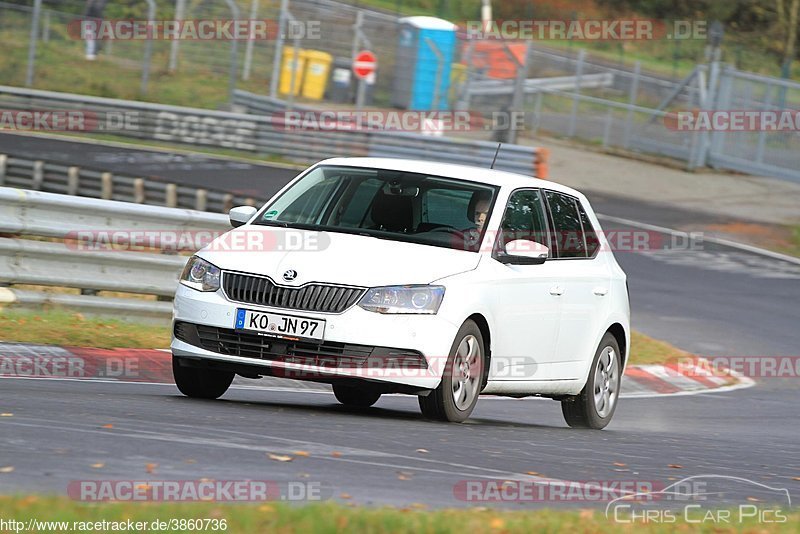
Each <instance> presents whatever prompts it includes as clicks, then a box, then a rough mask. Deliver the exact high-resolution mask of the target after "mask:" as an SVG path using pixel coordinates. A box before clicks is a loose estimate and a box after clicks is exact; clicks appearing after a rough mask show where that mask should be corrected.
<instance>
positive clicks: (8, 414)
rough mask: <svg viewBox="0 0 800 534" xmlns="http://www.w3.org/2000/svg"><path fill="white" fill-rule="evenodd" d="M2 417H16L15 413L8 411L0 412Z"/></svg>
mask: <svg viewBox="0 0 800 534" xmlns="http://www.w3.org/2000/svg"><path fill="white" fill-rule="evenodd" d="M0 417H14V414H13V413H8V412H4V413H0Z"/></svg>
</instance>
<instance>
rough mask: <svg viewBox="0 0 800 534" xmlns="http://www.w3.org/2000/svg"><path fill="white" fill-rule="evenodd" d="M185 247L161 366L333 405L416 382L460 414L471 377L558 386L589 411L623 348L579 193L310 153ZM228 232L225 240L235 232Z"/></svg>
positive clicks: (602, 255) (495, 390) (425, 399)
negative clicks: (318, 391)
mask: <svg viewBox="0 0 800 534" xmlns="http://www.w3.org/2000/svg"><path fill="white" fill-rule="evenodd" d="M230 219H231V224H232V225H233V226H234V227H236V228H235V229H233V230H232V231H230V232H228V233H227V234H225V235H223V236H221V237H220V238H218V239H217V240H216V241H214V242H212V243H211V244H210V245H209V246H207V247H206V248H204V249H202V250H200V251H199V252H197V254H196V255H195V256H193V257H192V259H191V260H190V261H189V263H188V264H187V266H186V269H185V270H184V272H183V274H182V276H181V284H180V286H179V287H178V290H177V293H176V295H175V306H174V322H173V341H172V354H173V370H174V375H175V382H176V383H177V385H178V388H179V389H180V390H181V392H183V393H184V394H185V395H188V396H190V397H200V398H217V397H219V396H221V395H222V394H223V393H225V391H226V390H227V389H228V387H229V386H230V384H231V381H232V380H233V378H234V376H235V375H237V374H238V375H241V376H244V377H248V378H260V377H262V376H278V377H287V378H294V379H300V380H312V381H317V382H324V383H329V384H331V385H332V386H333V392H334V393H335V395H336V398H337V399H338V400H339V401H341V402H342V403H344V404H347V405H352V406H361V407H367V406H371V405H372V404H374V403H375V402H376V401H377V400H378V399H379V397H380V396H381V395H382V394H384V393H406V394H411V395H417V396H418V397H419V405H420V408H421V410H422V413H423V414H424V415H425V416H426V417H429V418H434V419H440V420H445V421H463V420H465V419H466V418H467V417H469V415H470V413H471V412H472V410H473V408H474V407H475V404H476V402H477V401H478V396H479V395H480V394H484V395H504V396H509V397H525V396H534V395H535V396H541V397H549V398H552V399H555V400H557V401H560V402H561V405H562V410H563V413H564V417H565V419H566V421H567V423H568V424H569V425H570V426H574V427H589V428H603V427H605V426H606V425H607V424H608V423H609V421H610V420H611V418H612V416H613V415H614V410H615V408H616V405H617V398H618V396H619V391H620V381H621V378H622V372H623V370H624V367H625V364H626V361H627V357H628V351H629V347H630V327H629V321H630V309H629V303H628V292H627V285H626V280H625V273H624V272H623V271H622V269H620V267H619V265H618V264H617V262H616V260H615V258H614V255H613V254H612V253H611V251H610V248H609V245H608V242H607V241H606V239H605V237H604V235H603V234H602V232H601V231H600V225H599V223H598V221H597V217H596V216H595V214H594V213H593V211H592V209H591V207H590V206H589V203H588V202H587V200H586V197H584V196H583V195H582V194H581V193H579V192H577V191H575V190H573V189H570V188H567V187H564V186H562V185H559V184H557V183H553V182H549V181H542V180H537V179H534V178H530V177H527V176H522V175H516V174H510V173H506V172H500V171H495V170H488V169H482V168H474V167H466V166H460V165H446V164H437V163H431V162H423V161H405V160H396V159H376V158H339V159H330V160H326V161H323V162H320V163H318V164H316V165H314V166H312V167H311V168H309V169H308V170H307V171H305V172H303V173H302V174H301V175H300V176H298V177H297V178H296V179H294V180H293V181H292V182H291V183H289V184H288V185H287V186H286V187H284V188H283V189H282V190H281V191H280V192H279V193H278V194H277V195H275V197H274V198H273V199H272V200H270V201H269V202H267V204H266V205H265V206H264V207H262V208H261V209H256V208H252V207H240V208H234V209H233V210H231V213H230ZM237 244H238V245H237Z"/></svg>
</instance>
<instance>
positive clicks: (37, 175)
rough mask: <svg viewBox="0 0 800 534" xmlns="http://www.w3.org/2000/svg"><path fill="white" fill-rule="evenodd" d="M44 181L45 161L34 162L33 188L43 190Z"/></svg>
mask: <svg viewBox="0 0 800 534" xmlns="http://www.w3.org/2000/svg"><path fill="white" fill-rule="evenodd" d="M43 183H44V161H34V162H33V181H32V184H31V189H34V190H36V191H41V189H42V184H43Z"/></svg>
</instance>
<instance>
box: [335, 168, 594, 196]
mask: <svg viewBox="0 0 800 534" xmlns="http://www.w3.org/2000/svg"><path fill="white" fill-rule="evenodd" d="M319 164H324V165H341V166H345V167H367V168H376V169H387V170H397V171H404V172H414V173H421V174H430V175H433V176H443V177H445V178H456V179H459V180H467V181H470V182H478V183H482V184H489V185H495V186H500V187H508V188H511V189H516V188H519V187H542V188H546V189H552V190H554V191H560V192H563V193H567V194H570V195H573V196H577V197H580V198H585V197H584V196H583V195H582V194H581V193H580V192H579V191H576V190H575V189H572V188H571V187H567V186H565V185H562V184H559V183H557V182H551V181H549V180H540V179H539V178H533V177H532V176H525V175H524V174H517V173H513V172H506V171H499V170H496V169H487V168H485V167H475V166H472V165H459V164H456V163H439V162H436V161H424V160H414V159H400V158H330V159H326V160H323V161H320V162H319Z"/></svg>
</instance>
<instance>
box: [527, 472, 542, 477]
mask: <svg viewBox="0 0 800 534" xmlns="http://www.w3.org/2000/svg"><path fill="white" fill-rule="evenodd" d="M528 474H529V475H531V476H533V477H540V476H542V474H541V473H537V472H536V471H528Z"/></svg>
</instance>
